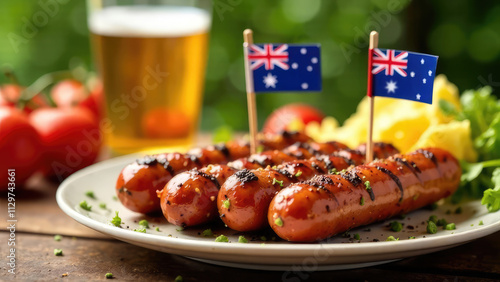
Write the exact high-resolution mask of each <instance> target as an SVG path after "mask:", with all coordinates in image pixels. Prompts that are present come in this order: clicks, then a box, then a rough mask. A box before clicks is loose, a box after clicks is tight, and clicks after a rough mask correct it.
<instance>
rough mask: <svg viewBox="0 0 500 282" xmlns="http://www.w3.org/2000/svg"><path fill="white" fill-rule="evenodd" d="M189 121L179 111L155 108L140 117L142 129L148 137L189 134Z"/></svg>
mask: <svg viewBox="0 0 500 282" xmlns="http://www.w3.org/2000/svg"><path fill="white" fill-rule="evenodd" d="M190 125H191V122H190V121H189V118H188V117H187V116H186V115H185V114H184V113H183V112H181V111H179V110H175V109H164V108H156V109H153V110H151V111H149V112H148V113H146V115H145V116H144V117H143V118H142V131H143V133H144V135H145V136H146V137H148V138H181V137H187V135H188V134H189V130H190Z"/></svg>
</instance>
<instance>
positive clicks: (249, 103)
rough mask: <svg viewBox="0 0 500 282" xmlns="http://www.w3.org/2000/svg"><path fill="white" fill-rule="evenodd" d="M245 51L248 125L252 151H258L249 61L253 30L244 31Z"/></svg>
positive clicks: (254, 103) (251, 74)
mask: <svg viewBox="0 0 500 282" xmlns="http://www.w3.org/2000/svg"><path fill="white" fill-rule="evenodd" d="M243 42H244V43H243V53H244V57H245V58H244V61H245V81H246V91H247V106H248V126H249V130H250V153H252V154H255V153H256V152H257V106H256V102H255V90H254V86H253V73H252V71H251V70H250V63H249V62H248V47H249V46H250V45H252V44H253V31H252V30H251V29H245V30H244V31H243Z"/></svg>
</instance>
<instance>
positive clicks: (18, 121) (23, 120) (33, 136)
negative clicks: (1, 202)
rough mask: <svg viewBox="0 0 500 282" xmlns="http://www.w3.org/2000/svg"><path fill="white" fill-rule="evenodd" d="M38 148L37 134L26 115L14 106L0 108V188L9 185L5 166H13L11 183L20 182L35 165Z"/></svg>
mask: <svg viewBox="0 0 500 282" xmlns="http://www.w3.org/2000/svg"><path fill="white" fill-rule="evenodd" d="M42 150H43V148H42V145H41V142H40V137H39V136H38V133H37V131H36V130H35V128H34V127H33V126H32V125H31V124H30V122H29V120H28V117H27V116H26V114H25V113H23V112H22V111H20V110H18V109H16V108H11V107H0V156H2V160H1V161H0V175H1V176H0V190H1V191H4V190H7V187H9V185H10V184H8V177H7V176H8V174H7V172H8V170H9V169H15V176H14V178H15V180H14V182H15V186H16V187H18V186H20V185H22V184H23V183H24V182H25V181H26V180H27V179H28V178H29V177H30V176H31V175H32V174H33V172H35V170H36V169H37V168H38V166H39V163H40V155H41V153H42ZM10 187H12V185H10Z"/></svg>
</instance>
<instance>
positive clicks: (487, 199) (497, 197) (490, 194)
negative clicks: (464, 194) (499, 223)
mask: <svg viewBox="0 0 500 282" xmlns="http://www.w3.org/2000/svg"><path fill="white" fill-rule="evenodd" d="M491 181H492V182H493V188H489V189H487V190H486V191H484V196H483V199H482V200H481V204H482V205H486V208H488V211H489V212H496V211H498V210H499V209H500V167H497V168H495V170H494V171H493V176H492V177H491Z"/></svg>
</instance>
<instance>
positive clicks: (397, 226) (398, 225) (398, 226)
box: [391, 221, 403, 232]
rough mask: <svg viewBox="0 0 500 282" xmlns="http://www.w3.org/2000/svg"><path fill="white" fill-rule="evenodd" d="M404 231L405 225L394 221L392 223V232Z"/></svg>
mask: <svg viewBox="0 0 500 282" xmlns="http://www.w3.org/2000/svg"><path fill="white" fill-rule="evenodd" d="M402 229H403V225H402V224H401V223H400V222H397V221H393V222H391V230H392V231H394V232H399V231H401V230H402Z"/></svg>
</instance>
